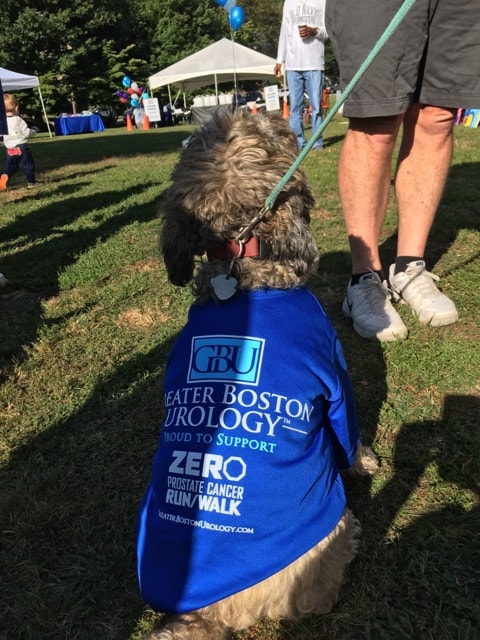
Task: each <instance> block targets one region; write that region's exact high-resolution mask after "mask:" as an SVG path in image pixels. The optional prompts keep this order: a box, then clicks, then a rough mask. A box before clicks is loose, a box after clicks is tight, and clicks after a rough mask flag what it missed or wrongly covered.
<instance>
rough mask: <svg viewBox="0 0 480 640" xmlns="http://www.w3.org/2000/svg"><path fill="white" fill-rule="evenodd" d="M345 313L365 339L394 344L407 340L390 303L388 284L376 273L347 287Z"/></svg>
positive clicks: (400, 320)
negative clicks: (396, 341)
mask: <svg viewBox="0 0 480 640" xmlns="http://www.w3.org/2000/svg"><path fill="white" fill-rule="evenodd" d="M342 311H343V313H344V314H345V315H346V316H347V318H352V320H353V328H354V329H355V331H356V332H357V333H358V334H359V335H360V336H362V338H367V340H381V341H385V342H392V341H394V340H403V339H404V338H406V337H407V334H408V330H407V327H406V326H405V325H404V323H403V320H402V319H401V317H400V316H399V315H398V313H397V312H396V311H395V309H394V308H393V306H392V303H391V302H390V293H389V291H388V288H387V283H386V282H382V281H381V280H380V278H379V276H378V275H377V274H376V273H374V272H372V273H367V274H366V275H364V276H362V277H361V278H360V281H359V283H358V284H354V285H353V286H352V284H351V283H349V284H348V287H347V295H346V296H345V300H344V301H343V306H342Z"/></svg>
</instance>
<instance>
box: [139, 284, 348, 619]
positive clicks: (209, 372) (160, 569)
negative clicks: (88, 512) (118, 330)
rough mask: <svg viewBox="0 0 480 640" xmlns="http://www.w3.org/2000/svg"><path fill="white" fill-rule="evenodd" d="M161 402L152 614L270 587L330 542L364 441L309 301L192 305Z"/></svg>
mask: <svg viewBox="0 0 480 640" xmlns="http://www.w3.org/2000/svg"><path fill="white" fill-rule="evenodd" d="M164 393H165V419H164V422H163V425H162V430H161V435H160V439H159V445H158V449H157V452H156V455H155V458H154V462H153V471H152V476H151V481H150V484H149V486H148V488H147V490H146V492H145V495H144V498H143V501H142V504H141V506H140V512H139V520H138V534H137V557H138V577H139V583H140V590H141V594H142V597H143V599H144V600H145V602H147V603H148V604H149V605H150V606H151V607H152V608H153V609H155V610H157V611H163V612H184V611H190V610H192V609H197V608H199V607H204V606H206V605H209V604H211V603H213V602H217V601H218V600H221V599H223V598H225V597H227V596H229V595H232V594H234V593H236V592H238V591H241V590H243V589H246V588H247V587H250V586H252V585H254V584H256V583H258V582H260V581H261V580H264V579H265V578H267V577H269V576H271V575H272V574H274V573H276V572H277V571H279V570H281V569H283V568H284V567H285V566H287V565H288V564H290V563H291V562H293V561H294V560H296V559H297V558H298V557H299V556H301V555H303V554H304V553H305V552H306V551H308V550H309V549H311V548H312V547H313V546H315V545H316V544H317V543H318V542H319V541H320V540H322V539H323V538H324V537H325V536H327V535H328V534H329V533H330V532H331V531H332V529H333V528H334V527H335V526H336V524H337V522H338V521H339V519H340V518H341V516H342V514H343V511H344V508H345V494H344V489H343V485H342V481H341V478H340V475H339V469H342V468H347V467H349V466H351V464H352V463H353V461H354V456H355V451H356V448H357V445H358V441H359V433H358V425H357V420H356V415H355V408H354V401H353V394H352V390H351V384H350V379H349V376H348V373H347V370H346V365H345V361H344V358H343V354H342V351H341V347H340V344H339V342H338V339H337V336H336V334H335V332H334V330H333V327H332V326H331V324H330V321H329V320H328V318H327V316H326V314H325V312H324V310H323V308H322V307H321V305H320V304H319V302H318V300H317V299H316V298H315V297H314V296H313V294H312V293H311V292H309V291H308V290H307V289H306V288H303V287H302V288H297V289H294V290H285V291H284V290H277V289H273V290H271V289H266V290H261V291H254V292H248V293H242V292H237V293H236V295H235V296H234V297H233V298H232V299H230V300H228V301H226V302H223V303H222V304H220V305H218V304H215V303H214V302H210V303H207V304H206V305H199V304H194V305H193V306H192V307H191V309H190V311H189V318H188V322H187V324H186V326H185V327H184V329H183V330H182V332H181V333H180V334H179V336H178V337H177V339H176V341H175V344H174V345H173V348H172V350H171V352H170V354H169V357H168V362H167V371H166V378H165V384H164Z"/></svg>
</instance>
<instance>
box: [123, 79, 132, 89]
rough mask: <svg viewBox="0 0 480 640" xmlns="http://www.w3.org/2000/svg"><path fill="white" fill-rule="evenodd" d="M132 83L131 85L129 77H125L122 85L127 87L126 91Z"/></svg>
mask: <svg viewBox="0 0 480 640" xmlns="http://www.w3.org/2000/svg"><path fill="white" fill-rule="evenodd" d="M130 83H131V80H130V78H129V77H128V76H123V78H122V84H123V86H124V87H125V89H126V88H127V87H129V86H130Z"/></svg>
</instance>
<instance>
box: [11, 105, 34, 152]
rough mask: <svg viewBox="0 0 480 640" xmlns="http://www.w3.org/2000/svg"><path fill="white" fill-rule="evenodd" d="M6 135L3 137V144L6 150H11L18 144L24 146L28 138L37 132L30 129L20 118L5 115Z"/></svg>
mask: <svg viewBox="0 0 480 640" xmlns="http://www.w3.org/2000/svg"><path fill="white" fill-rule="evenodd" d="M7 125H8V134H7V135H4V136H3V143H4V145H5V146H6V147H7V149H13V148H14V147H17V146H18V145H19V144H26V142H27V140H28V138H29V137H31V136H34V135H35V134H36V133H37V132H36V130H35V129H30V128H29V126H28V124H27V123H26V122H25V120H24V119H23V118H20V116H15V115H13V114H8V113H7Z"/></svg>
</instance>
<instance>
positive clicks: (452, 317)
mask: <svg viewBox="0 0 480 640" xmlns="http://www.w3.org/2000/svg"><path fill="white" fill-rule="evenodd" d="M412 313H413V315H414V316H415V317H416V318H417V320H418V321H419V322H420V323H421V324H426V325H428V326H430V327H446V326H448V325H449V324H455V322H458V313H452V312H450V313H445V314H443V315H442V314H440V313H436V314H434V315H433V316H432V315H430V314H427V315H425V313H423V314H422V312H420V313H417V312H416V311H415V309H412Z"/></svg>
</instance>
